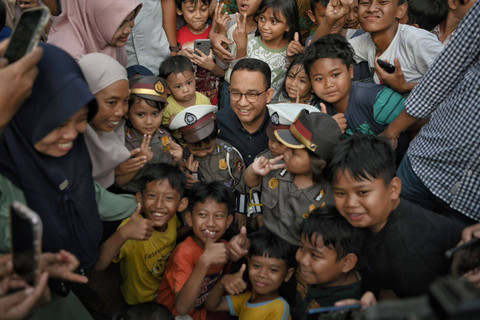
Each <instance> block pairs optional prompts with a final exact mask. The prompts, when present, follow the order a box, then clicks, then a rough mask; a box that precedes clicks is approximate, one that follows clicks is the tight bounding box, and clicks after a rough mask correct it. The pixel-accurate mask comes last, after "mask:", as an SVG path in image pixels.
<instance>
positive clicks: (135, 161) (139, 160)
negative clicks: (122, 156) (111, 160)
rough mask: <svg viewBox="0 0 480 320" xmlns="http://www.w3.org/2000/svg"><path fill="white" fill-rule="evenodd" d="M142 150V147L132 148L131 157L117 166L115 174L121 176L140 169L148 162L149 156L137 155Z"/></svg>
mask: <svg viewBox="0 0 480 320" xmlns="http://www.w3.org/2000/svg"><path fill="white" fill-rule="evenodd" d="M140 152H141V148H136V149H133V150H131V151H130V157H131V158H130V159H128V160H127V161H125V162H123V163H121V164H119V165H118V166H117V167H116V168H115V175H117V176H119V175H124V174H128V173H132V172H135V171H138V170H140V169H141V168H142V167H143V166H144V165H145V164H146V163H147V156H144V155H143V156H137V155H138V154H139V153H140Z"/></svg>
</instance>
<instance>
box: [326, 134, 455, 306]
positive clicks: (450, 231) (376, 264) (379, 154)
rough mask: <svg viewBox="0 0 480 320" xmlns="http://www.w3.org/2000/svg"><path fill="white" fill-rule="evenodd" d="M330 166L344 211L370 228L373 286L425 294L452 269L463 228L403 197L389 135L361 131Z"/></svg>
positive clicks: (367, 256)
mask: <svg viewBox="0 0 480 320" xmlns="http://www.w3.org/2000/svg"><path fill="white" fill-rule="evenodd" d="M328 169H329V173H330V176H329V180H330V181H331V183H332V185H333V193H334V199H335V205H336V207H337V209H338V211H339V212H340V214H341V215H342V216H343V217H345V219H347V221H348V222H349V223H350V224H351V225H352V226H354V227H357V228H365V229H367V230H368V231H369V238H368V240H367V241H366V243H365V246H364V256H365V259H366V260H367V263H368V265H369V267H370V268H371V273H368V274H366V275H365V276H366V277H365V280H366V283H367V286H368V287H369V288H370V289H372V290H373V291H377V292H378V290H379V289H389V290H392V291H393V292H394V293H395V294H396V295H397V296H398V297H400V298H403V297H410V296H415V295H420V294H424V293H426V292H427V291H428V287H429V285H430V283H432V282H433V281H434V280H435V279H436V278H437V277H438V276H442V275H444V274H447V273H448V272H449V266H450V263H449V261H448V259H447V258H446V257H445V255H444V253H445V251H446V250H448V249H449V248H452V247H454V246H456V244H457V243H458V242H459V241H460V238H461V232H462V226H460V225H459V224H457V223H456V222H454V221H452V220H450V219H448V218H445V217H443V216H440V215H438V214H437V213H434V212H431V211H429V210H425V209H424V208H422V207H421V206H419V205H417V204H414V203H412V202H409V201H407V200H403V199H400V192H401V189H402V182H401V181H400V179H399V178H398V177H397V176H396V175H395V171H396V166H395V153H394V151H393V149H392V147H391V145H390V143H389V142H388V141H387V140H386V139H382V138H378V137H374V136H365V135H359V136H353V137H351V138H349V139H347V140H345V141H343V142H341V143H340V144H338V145H337V147H336V148H335V150H334V154H333V158H332V159H331V160H330V162H329V166H328Z"/></svg>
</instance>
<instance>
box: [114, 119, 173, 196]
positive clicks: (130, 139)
mask: <svg viewBox="0 0 480 320" xmlns="http://www.w3.org/2000/svg"><path fill="white" fill-rule="evenodd" d="M168 137H171V136H170V133H168V132H167V131H166V130H165V129H163V128H161V127H160V128H159V129H158V130H157V132H155V133H154V134H153V137H152V142H151V143H150V147H151V148H152V152H153V158H152V160H151V161H150V162H149V163H147V165H145V166H144V167H143V168H142V169H140V171H138V173H137V174H136V175H135V177H134V178H133V179H132V180H131V181H130V182H129V183H127V184H126V185H124V186H122V187H121V188H122V189H124V190H127V191H131V192H137V191H142V190H143V187H144V181H143V179H142V177H143V173H144V172H145V170H146V169H147V168H148V166H149V165H151V164H158V163H168V164H173V157H172V155H171V154H170V152H169V151H170V149H171V146H170V142H169V140H168ZM172 139H173V138H172ZM142 140H143V135H142V134H140V133H139V132H138V131H137V130H135V129H132V128H130V127H129V126H127V125H125V146H126V147H127V149H128V150H130V151H131V150H133V149H136V148H140V146H141V145H142Z"/></svg>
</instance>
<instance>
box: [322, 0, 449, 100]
mask: <svg viewBox="0 0 480 320" xmlns="http://www.w3.org/2000/svg"><path fill="white" fill-rule="evenodd" d="M348 10H349V8H348V6H347V4H344V3H343V2H341V0H331V1H330V2H329V4H328V8H327V10H326V16H325V19H323V20H322V24H321V25H320V26H319V28H318V29H317V32H316V33H315V37H314V40H317V39H319V38H321V37H322V36H324V35H327V34H329V33H330V32H329V31H330V29H331V28H332V26H333V25H334V24H335V23H336V22H337V21H338V20H340V19H342V18H343V17H344V15H345V14H346V13H347V12H348ZM406 11H407V3H406V0H359V1H358V18H359V21H360V26H361V28H362V29H363V30H364V31H366V33H365V34H363V35H361V36H358V37H355V38H353V39H350V40H349V42H350V44H351V45H352V47H353V49H354V51H355V55H354V59H355V61H356V62H357V63H360V62H361V61H368V64H369V66H370V68H372V69H373V68H375V71H376V73H375V74H374V76H373V80H374V81H375V83H385V84H387V85H388V86H390V87H391V88H392V89H394V90H395V91H397V92H400V93H402V94H408V93H409V92H410V91H411V90H412V89H413V87H415V85H417V83H418V82H420V80H421V79H422V78H423V76H424V75H425V73H426V72H427V71H428V68H429V67H430V65H431V64H432V63H433V61H434V60H435V58H436V57H437V55H438V54H439V53H440V52H441V51H442V50H443V45H442V44H441V43H440V42H439V41H438V39H437V38H436V37H435V35H433V34H432V33H430V32H428V31H426V30H423V29H418V28H415V27H413V26H408V25H403V24H400V19H402V18H403V16H404V15H405V14H406ZM377 59H382V60H386V61H387V62H390V63H391V64H394V65H395V71H394V72H393V73H391V74H390V73H388V72H386V71H385V70H383V69H382V68H381V67H380V66H379V65H378V62H377Z"/></svg>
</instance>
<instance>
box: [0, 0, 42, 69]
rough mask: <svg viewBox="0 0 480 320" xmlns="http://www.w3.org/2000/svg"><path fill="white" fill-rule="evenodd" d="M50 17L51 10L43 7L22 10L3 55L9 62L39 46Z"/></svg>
mask: <svg viewBox="0 0 480 320" xmlns="http://www.w3.org/2000/svg"><path fill="white" fill-rule="evenodd" d="M49 18H50V12H49V11H48V9H46V8H43V7H38V8H33V9H28V10H25V11H23V12H22V15H21V16H20V19H19V20H18V22H17V24H16V25H15V28H14V30H13V33H12V36H11V38H10V43H9V45H8V47H7V50H6V51H5V54H4V55H3V57H4V58H7V59H8V63H10V64H11V63H13V62H15V61H17V60H19V59H20V58H22V57H23V56H24V55H26V54H27V53H29V52H30V51H32V50H33V49H34V48H35V47H36V46H37V44H38V41H39V40H40V36H41V35H42V32H43V30H44V28H45V25H46V24H47V22H48V19H49Z"/></svg>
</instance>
